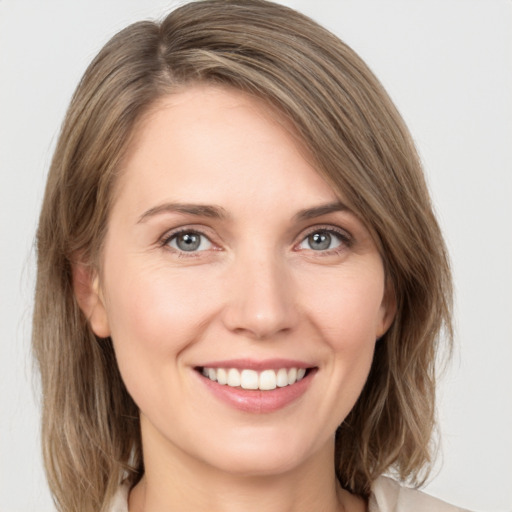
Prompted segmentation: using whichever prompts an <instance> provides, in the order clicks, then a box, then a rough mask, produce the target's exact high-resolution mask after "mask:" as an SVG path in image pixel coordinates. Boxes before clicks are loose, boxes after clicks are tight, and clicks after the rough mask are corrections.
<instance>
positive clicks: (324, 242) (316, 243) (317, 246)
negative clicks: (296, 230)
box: [308, 233, 331, 251]
mask: <svg viewBox="0 0 512 512" xmlns="http://www.w3.org/2000/svg"><path fill="white" fill-rule="evenodd" d="M308 239H309V245H310V247H311V248H312V249H314V250H315V251H321V250H324V249H328V248H329V246H330V245H331V235H329V233H314V234H313V235H310V236H309V237H308Z"/></svg>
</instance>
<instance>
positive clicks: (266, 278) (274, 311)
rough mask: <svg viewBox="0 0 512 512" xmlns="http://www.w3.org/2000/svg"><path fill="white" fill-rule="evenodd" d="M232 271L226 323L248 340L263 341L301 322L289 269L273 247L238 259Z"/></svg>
mask: <svg viewBox="0 0 512 512" xmlns="http://www.w3.org/2000/svg"><path fill="white" fill-rule="evenodd" d="M233 267H234V268H232V269H231V270H232V271H231V272H230V274H231V276H230V278H229V282H228V283H227V284H228V289H229V300H228V302H227V304H226V310H225V315H224V318H225V322H226V325H227V327H228V328H229V329H230V330H232V331H236V332H238V333H243V334H245V335H247V336H249V337H252V338H257V339H263V338H268V337H270V336H273V335H275V334H277V333H279V332H284V331H287V330H290V329H291V328H293V326H294V325H295V323H296V322H297V319H298V314H297V308H296V305H295V303H294V298H293V279H292V276H291V275H290V272H289V269H288V268H287V266H286V265H285V261H284V258H281V257H280V256H279V255H278V254H276V252H275V251H273V250H272V249H271V248H267V249H266V250H262V248H261V247H260V248H259V250H247V251H244V252H243V253H241V254H238V255H237V256H236V257H235V260H234V262H233Z"/></svg>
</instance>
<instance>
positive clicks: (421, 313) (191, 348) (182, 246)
mask: <svg viewBox="0 0 512 512" xmlns="http://www.w3.org/2000/svg"><path fill="white" fill-rule="evenodd" d="M37 240H38V281H37V291H36V308H35V313H34V347H35V352H36V356H37V358H38V361H39V364H40V369H41V376H42V382H43V394H44V411H43V443H44V455H45V461H46V470H47V474H48V478H49V482H50V487H51V489H52V492H53V494H54V496H55V499H56V502H57V503H58V505H59V507H60V509H61V510H101V511H109V510H116V511H119V510H123V511H125V510H129V511H130V512H132V511H142V510H144V511H146V512H149V511H152V510H203V509H208V510H212V509H213V510H219V511H220V510H230V509H236V510H240V509H244V510H252V509H255V510H256V509H257V510H262V509H264V510H295V511H300V510H347V511H361V510H370V511H377V510H381V511H387V510H395V508H393V507H394V506H395V504H396V505H397V507H398V508H396V510H409V509H414V510H457V509H456V508H454V507H450V506H448V505H446V504H442V503H441V502H438V501H437V500H434V499H433V498H429V497H426V496H425V495H423V494H421V493H419V492H417V491H412V490H407V489H400V487H399V486H398V484H395V483H394V482H393V481H392V480H389V479H385V478H383V477H381V476H380V475H382V473H384V472H390V471H391V472H393V473H394V474H395V475H396V476H397V477H398V479H400V480H403V481H408V482H410V483H412V484H420V483H421V482H422V481H424V479H425V478H426V475H427V474H428V468H429V464H430V462H431V460H432V459H431V457H432V456H431V436H432V430H433V426H434V391H435V371H434V370H435V368H434V366H435V365H434V363H435V355H436V349H437V340H438V334H439V332H440V330H441V329H442V328H443V327H444V328H445V329H446V331H447V333H448V335H449V334H450V332H451V331H450V307H451V282H450V273H449V268H448V263H447V257H446V252H445V247H444V243H443V240H442V237H441V234H440V232H439V228H438V225H437V223H436V220H435V218H434V216H433V214H432V210H431V206H430V200H429V196H428V192H427V189H426V187H425V184H424V180H423V176H422V172H421V168H420V165H419V162H418V158H417V155H416V152H415V150H414V147H413V144H412V142H411V140H410V136H409V134H408V132H407V129H406V127H405V126H404V124H403V122H402V120H401V118H400V116H399V114H398V113H397V112H396V110H395V108H394V106H393V105H392V103H391V101H390V99H389V98H388V96H387V95H386V93H385V92H384V90H383V89H382V87H381V86H380V84H379V83H378V81H377V80H376V78H375V77H374V76H373V75H372V74H371V72H370V71H369V70H368V68H367V67H366V66H365V64H364V63H363V62H362V61H361V60H360V59H359V58H358V57H357V56H356V55H355V54H354V52H353V51H352V50H350V49H349V48H348V47H347V46H346V45H344V44H343V43H342V42H341V41H339V40H338V39H337V38H335V37H334V36H333V35H331V34H330V33H328V32H327V31H325V30H324V29H322V28H321V27H319V26H318V25H316V24H315V23H314V22H312V21H311V20H309V19H307V18H305V17H304V16H302V15H300V14H298V13H296V12H294V11H292V10H290V9H287V8H285V7H282V6H278V5H274V4H271V3H267V2H262V1H258V0H256V1H254V0H249V1H234V2H227V1H225V0H210V1H205V2H197V3H191V4H188V5H185V6H183V7H181V8H180V9H177V10H176V11H174V12H173V13H171V14H170V15H169V16H168V17H167V18H166V19H165V20H164V21H163V22H162V23H161V24H156V23H150V22H142V23H138V24H135V25H132V26H130V27H128V28H127V29H125V30H124V31H122V32H120V33H119V34H118V35H116V36H115V37H114V38H113V39H112V40H111V41H110V42H109V43H108V44H107V45H106V46H105V47H104V48H103V50H102V51H101V52H100V53H99V55H98V56H97V57H96V58H95V59H94V61H93V62H92V64H91V65H90V67H89V68H88V70H87V71H86V73H85V75H84V77H83V79H82V81H81V83H80V85H79V87H78V89H77V91H76V93H75V96H74V98H73V100H72V103H71V106H70V109H69V111H68V115H67V117H66V120H65V123H64V126H63V130H62V133H61V136H60V140H59V143H58V145H57V149H56V152H55V156H54V159H53V163H52V167H51V170H50V174H49V178H48V184H47V189H46V195H45V199H44V204H43V209H42V212H41V218H40V225H39V229H38V238H37ZM448 338H449V336H448Z"/></svg>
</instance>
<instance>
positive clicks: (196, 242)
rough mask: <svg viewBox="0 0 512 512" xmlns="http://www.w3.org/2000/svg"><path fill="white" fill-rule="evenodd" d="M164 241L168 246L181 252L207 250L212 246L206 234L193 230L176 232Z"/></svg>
mask: <svg viewBox="0 0 512 512" xmlns="http://www.w3.org/2000/svg"><path fill="white" fill-rule="evenodd" d="M166 243H167V245H168V246H169V247H171V248H173V249H176V250H177V251H183V252H198V251H207V250H208V249H211V247H212V243H211V242H210V240H208V238H206V236H204V235H202V234H201V233H197V232H195V231H182V232H181V233H176V234H174V235H172V236H171V237H170V238H169V239H168V241H167V242H166Z"/></svg>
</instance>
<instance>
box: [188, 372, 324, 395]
mask: <svg viewBox="0 0 512 512" xmlns="http://www.w3.org/2000/svg"><path fill="white" fill-rule="evenodd" d="M195 369H196V371H198V372H199V373H200V374H201V375H202V376H203V377H205V378H207V379H208V380H210V381H212V382H216V383H217V384H220V385H221V386H227V387H230V388H238V389H244V390H253V391H257V390H259V391H272V390H275V389H277V388H285V387H287V386H293V385H294V384H296V383H298V382H300V381H301V380H302V379H304V378H305V377H307V376H308V375H309V374H310V373H311V372H312V371H313V370H314V369H315V368H303V367H290V368H278V369H274V368H268V369H263V370H259V371H258V370H255V369H252V368H232V367H231V368H229V367H221V366H219V367H213V366H199V367H196V368H195Z"/></svg>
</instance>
